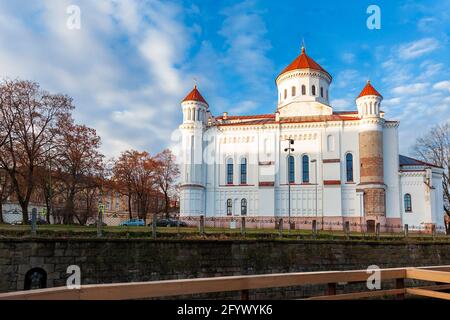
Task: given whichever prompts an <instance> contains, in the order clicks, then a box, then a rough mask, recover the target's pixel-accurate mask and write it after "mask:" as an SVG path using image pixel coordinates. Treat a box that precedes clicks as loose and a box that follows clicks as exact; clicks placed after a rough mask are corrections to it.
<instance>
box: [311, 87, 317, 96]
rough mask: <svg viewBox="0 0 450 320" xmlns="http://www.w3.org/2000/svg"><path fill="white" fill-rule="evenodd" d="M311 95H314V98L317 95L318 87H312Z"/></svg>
mask: <svg viewBox="0 0 450 320" xmlns="http://www.w3.org/2000/svg"><path fill="white" fill-rule="evenodd" d="M311 94H312V95H313V96H315V95H316V86H314V85H313V86H312V87H311Z"/></svg>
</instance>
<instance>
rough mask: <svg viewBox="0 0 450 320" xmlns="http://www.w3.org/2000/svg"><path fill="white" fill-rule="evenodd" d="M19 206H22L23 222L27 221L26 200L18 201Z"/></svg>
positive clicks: (26, 222)
mask: <svg viewBox="0 0 450 320" xmlns="http://www.w3.org/2000/svg"><path fill="white" fill-rule="evenodd" d="M19 204H20V207H21V208H22V220H23V224H28V223H29V220H30V219H29V216H28V201H19Z"/></svg>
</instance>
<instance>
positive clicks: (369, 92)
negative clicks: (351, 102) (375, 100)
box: [356, 80, 383, 99]
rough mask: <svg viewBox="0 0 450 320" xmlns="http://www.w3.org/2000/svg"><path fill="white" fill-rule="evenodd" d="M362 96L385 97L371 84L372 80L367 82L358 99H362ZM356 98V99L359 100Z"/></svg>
mask: <svg viewBox="0 0 450 320" xmlns="http://www.w3.org/2000/svg"><path fill="white" fill-rule="evenodd" d="M362 96H379V97H383V96H382V95H381V94H380V93H379V92H378V91H377V90H376V89H375V88H374V87H373V86H372V85H371V84H370V80H367V83H366V86H365V87H364V89H362V91H361V93H360V94H359V96H358V98H361V97H362ZM358 98H356V99H358Z"/></svg>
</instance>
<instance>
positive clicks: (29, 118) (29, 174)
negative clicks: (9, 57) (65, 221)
mask: <svg viewBox="0 0 450 320" xmlns="http://www.w3.org/2000/svg"><path fill="white" fill-rule="evenodd" d="M72 109H73V106H72V99H71V98H70V97H68V96H66V95H62V94H50V93H48V92H47V91H45V90H42V89H41V88H40V86H39V85H38V84H37V83H35V82H31V81H21V80H13V81H10V80H5V81H3V82H2V83H0V110H1V111H0V113H1V115H2V121H1V122H3V123H2V125H1V126H0V131H1V133H0V168H1V169H3V170H5V171H6V172H7V173H8V175H9V177H10V179H11V185H12V188H13V191H14V193H15V195H16V197H17V200H18V202H19V204H20V206H21V208H22V215H23V221H24V222H25V223H26V222H28V221H29V216H28V204H29V202H30V198H31V195H32V194H33V191H34V188H35V183H36V181H35V171H36V168H38V167H41V166H43V163H44V162H45V158H46V157H45V153H46V152H47V151H48V145H49V144H50V142H51V140H52V139H53V138H54V137H55V135H56V134H57V133H58V130H57V125H56V124H57V121H58V119H59V118H60V117H62V116H64V115H67V114H68V113H69V112H70V110H72Z"/></svg>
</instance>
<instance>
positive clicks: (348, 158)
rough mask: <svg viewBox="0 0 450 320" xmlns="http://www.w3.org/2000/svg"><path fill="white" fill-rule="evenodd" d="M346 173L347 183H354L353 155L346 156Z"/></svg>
mask: <svg viewBox="0 0 450 320" xmlns="http://www.w3.org/2000/svg"><path fill="white" fill-rule="evenodd" d="M345 171H346V176H347V182H353V154H351V153H347V154H346V156H345Z"/></svg>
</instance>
